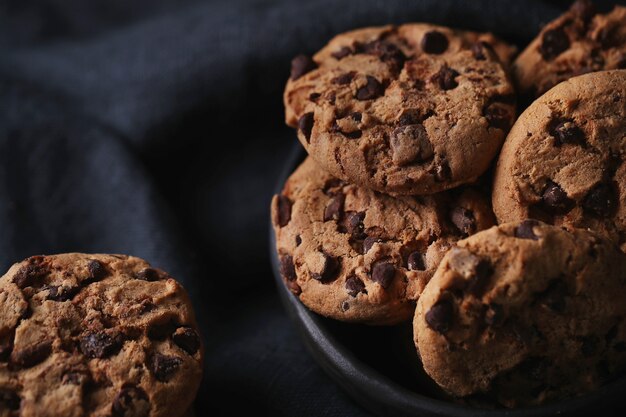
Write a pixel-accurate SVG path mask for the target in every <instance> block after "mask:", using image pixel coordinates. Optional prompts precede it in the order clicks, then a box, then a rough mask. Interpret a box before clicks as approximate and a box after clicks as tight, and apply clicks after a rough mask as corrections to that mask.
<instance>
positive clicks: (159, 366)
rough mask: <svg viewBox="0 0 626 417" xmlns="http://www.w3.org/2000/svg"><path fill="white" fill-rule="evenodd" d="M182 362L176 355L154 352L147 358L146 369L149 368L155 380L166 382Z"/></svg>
mask: <svg viewBox="0 0 626 417" xmlns="http://www.w3.org/2000/svg"><path fill="white" fill-rule="evenodd" d="M182 363H183V360H182V359H180V358H178V357H176V356H167V355H162V354H160V353H155V354H153V355H152V356H150V358H149V359H148V369H150V371H151V372H152V374H153V375H154V377H155V378H156V379H157V381H160V382H167V381H169V380H170V379H171V378H172V377H173V376H174V374H175V373H176V371H178V368H180V365H182Z"/></svg>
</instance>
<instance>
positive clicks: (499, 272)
mask: <svg viewBox="0 0 626 417" xmlns="http://www.w3.org/2000/svg"><path fill="white" fill-rule="evenodd" d="M457 245H458V246H457V247H455V248H452V249H450V251H449V252H448V253H447V254H446V256H445V257H444V259H443V260H442V261H441V263H440V265H439V268H438V269H437V272H436V273H435V275H434V276H433V278H432V279H431V280H430V282H429V283H428V284H427V285H426V288H425V289H424V292H423V293H422V295H421V297H420V299H419V301H418V303H417V309H416V313H415V319H414V335H415V344H416V346H417V348H418V351H419V354H420V356H421V358H422V363H423V365H424V369H425V370H426V372H427V373H428V374H429V375H430V376H431V377H432V378H433V379H434V380H435V381H436V382H437V383H438V384H439V385H440V386H441V387H442V388H444V389H445V390H446V391H447V392H449V393H450V394H452V395H455V396H470V395H473V397H470V398H468V401H469V402H473V401H479V399H480V402H482V403H484V401H485V400H488V401H489V402H494V401H495V402H497V403H500V404H501V405H504V406H506V407H518V406H526V405H535V404H541V403H544V402H547V401H552V400H556V399H562V398H565V397H570V396H576V395H579V394H582V393H584V392H587V391H590V390H593V389H596V388H598V387H599V386H600V385H602V384H603V383H605V382H607V381H608V380H610V379H612V378H613V377H615V376H617V375H619V374H621V373H623V371H624V370H625V369H626V367H625V365H626V320H625V315H626V303H624V300H625V299H626V298H625V297H626V259H625V256H624V255H623V254H622V253H621V252H620V251H619V250H618V248H617V247H615V245H613V244H612V243H611V242H610V241H608V240H606V239H604V238H602V237H600V235H597V234H595V233H593V232H590V231H586V230H581V229H573V230H572V231H571V232H568V231H566V230H564V229H562V228H560V227H556V226H549V225H546V224H544V223H540V222H538V221H536V220H525V221H523V222H522V223H508V224H504V225H501V226H497V227H492V228H491V229H489V230H485V231H483V232H480V233H477V234H475V235H473V236H470V237H469V238H468V239H464V240H461V241H459V242H458V244H457Z"/></svg>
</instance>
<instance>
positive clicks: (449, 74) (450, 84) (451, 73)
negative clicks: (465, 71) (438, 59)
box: [431, 66, 460, 90]
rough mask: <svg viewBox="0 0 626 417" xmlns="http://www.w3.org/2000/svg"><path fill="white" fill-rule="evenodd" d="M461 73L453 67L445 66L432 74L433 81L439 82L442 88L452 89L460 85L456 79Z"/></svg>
mask: <svg viewBox="0 0 626 417" xmlns="http://www.w3.org/2000/svg"><path fill="white" fill-rule="evenodd" d="M459 75H460V74H459V73H458V72H457V71H455V70H453V69H452V68H449V67H447V66H443V67H441V69H440V70H439V72H437V73H436V74H435V75H433V76H432V78H431V81H432V82H434V83H436V84H438V85H439V88H441V89H442V90H452V89H453V88H456V87H457V86H458V85H459V83H458V82H457V81H456V79H455V78H456V77H458V76H459Z"/></svg>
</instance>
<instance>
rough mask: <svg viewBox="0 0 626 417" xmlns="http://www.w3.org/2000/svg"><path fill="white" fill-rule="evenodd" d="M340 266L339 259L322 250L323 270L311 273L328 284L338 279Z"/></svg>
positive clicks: (313, 276)
mask: <svg viewBox="0 0 626 417" xmlns="http://www.w3.org/2000/svg"><path fill="white" fill-rule="evenodd" d="M340 266H341V265H340V262H339V259H337V258H335V257H332V256H330V255H328V254H326V253H323V252H322V267H321V270H320V272H319V273H313V274H311V277H312V278H313V279H316V280H318V281H320V282H322V283H323V284H327V283H329V282H332V281H334V280H335V279H337V275H338V273H339V269H340Z"/></svg>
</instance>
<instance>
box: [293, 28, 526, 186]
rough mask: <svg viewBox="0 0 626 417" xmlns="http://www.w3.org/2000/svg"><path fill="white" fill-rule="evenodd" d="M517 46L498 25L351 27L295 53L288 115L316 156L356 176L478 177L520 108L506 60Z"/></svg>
mask: <svg viewBox="0 0 626 417" xmlns="http://www.w3.org/2000/svg"><path fill="white" fill-rule="evenodd" d="M513 53H514V49H513V48H511V47H509V46H507V45H505V44H503V43H502V42H500V41H498V40H496V39H495V38H494V37H493V36H492V35H491V34H478V33H473V32H462V31H458V30H453V29H448V28H445V27H440V26H433V25H427V24H407V25H401V26H397V27H395V26H385V27H376V28H366V29H359V30H355V31H352V32H347V33H344V34H341V35H338V36H336V37H335V38H334V39H332V40H331V41H330V43H329V44H328V45H326V46H325V47H324V48H322V50H320V51H319V52H318V53H317V54H315V55H314V56H313V59H311V58H308V57H306V56H303V55H301V56H298V57H296V58H295V59H294V60H293V62H292V71H291V78H290V80H289V81H288V82H287V86H286V89H285V93H284V103H285V109H286V122H287V124H288V125H289V126H292V127H295V128H297V131H298V138H299V140H300V142H302V144H303V145H304V147H305V148H306V150H307V152H308V153H309V155H311V156H312V157H313V159H315V160H316V161H317V162H318V163H319V164H320V165H322V167H324V168H325V169H326V170H327V171H329V172H330V173H331V174H332V175H334V176H335V177H337V178H340V179H343V180H345V181H348V182H351V183H354V184H358V185H361V186H364V187H367V188H371V189H374V190H377V191H381V192H385V193H387V194H392V195H411V194H419V195H424V194H433V193H436V192H439V191H442V190H446V189H449V188H453V187H456V186H458V185H460V184H465V183H470V182H472V181H474V180H475V179H476V178H477V177H478V176H479V175H481V174H482V173H483V172H484V171H485V170H486V169H487V168H488V166H489V163H490V162H491V160H492V159H493V157H494V156H495V155H496V153H497V152H498V150H499V149H500V146H501V145H502V141H503V140H504V137H505V135H506V132H507V131H508V129H509V127H510V126H511V124H512V122H513V118H514V116H515V104H514V103H515V95H514V91H513V88H512V86H511V83H510V82H509V79H508V76H507V73H506V70H505V68H504V67H503V64H501V63H500V60H501V59H502V60H503V61H505V62H508V60H509V59H510V58H511V56H512V54H513ZM498 55H500V57H501V58H499V57H498ZM504 65H506V64H504Z"/></svg>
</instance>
